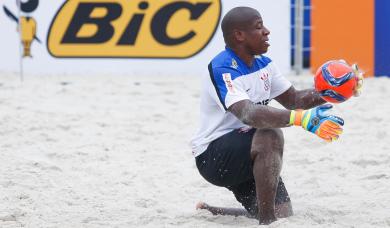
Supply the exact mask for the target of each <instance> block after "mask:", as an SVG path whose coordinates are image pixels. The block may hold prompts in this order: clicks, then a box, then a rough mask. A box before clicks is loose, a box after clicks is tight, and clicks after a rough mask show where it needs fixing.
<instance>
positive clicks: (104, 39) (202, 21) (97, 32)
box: [47, 0, 221, 58]
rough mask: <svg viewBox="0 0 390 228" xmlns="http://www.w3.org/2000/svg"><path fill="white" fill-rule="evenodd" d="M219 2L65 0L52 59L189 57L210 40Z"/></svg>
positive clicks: (51, 43) (52, 35) (51, 41)
mask: <svg viewBox="0 0 390 228" xmlns="http://www.w3.org/2000/svg"><path fill="white" fill-rule="evenodd" d="M220 15H221V1H220V0H186V1H184V0H182V1H179V0H164V1H161V0H68V1H66V2H65V3H64V5H63V6H62V7H61V8H60V10H59V11H58V13H57V15H56V16H55V18H54V19H53V22H52V24H51V27H50V31H49V33H48V38H47V46H48V50H49V52H50V53H51V54H52V55H53V56H55V57H123V58H126V57H130V58H188V57H191V56H193V55H195V54H196V53H198V52H199V51H201V50H202V49H203V48H204V47H205V46H206V45H207V43H208V42H209V41H210V40H211V38H212V36H213V35H214V32H215V30H216V28H217V25H218V22H219V19H220Z"/></svg>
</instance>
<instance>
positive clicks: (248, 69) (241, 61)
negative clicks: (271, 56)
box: [225, 46, 259, 73]
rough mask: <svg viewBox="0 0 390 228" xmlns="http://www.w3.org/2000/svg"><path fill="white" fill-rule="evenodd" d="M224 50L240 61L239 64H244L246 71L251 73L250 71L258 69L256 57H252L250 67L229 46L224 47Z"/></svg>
mask: <svg viewBox="0 0 390 228" xmlns="http://www.w3.org/2000/svg"><path fill="white" fill-rule="evenodd" d="M225 50H226V51H227V52H229V53H230V54H231V55H232V56H233V57H234V58H235V59H236V60H237V61H238V62H239V63H240V65H242V66H245V69H246V70H247V71H248V73H252V72H255V71H257V70H259V69H258V68H259V67H258V66H257V63H256V58H254V60H253V64H252V66H251V67H249V66H248V65H247V64H246V63H245V62H244V60H242V59H241V58H240V57H239V56H238V55H237V54H236V53H235V52H234V51H233V49H231V48H229V47H227V46H226V47H225Z"/></svg>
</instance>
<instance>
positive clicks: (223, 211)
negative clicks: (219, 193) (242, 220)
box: [196, 202, 255, 218]
mask: <svg viewBox="0 0 390 228" xmlns="http://www.w3.org/2000/svg"><path fill="white" fill-rule="evenodd" d="M200 209H204V210H208V211H209V212H211V213H212V214H213V215H231V216H246V217H248V218H255V217H254V216H252V215H250V214H249V213H248V211H246V210H245V209H242V208H227V207H214V206H210V205H208V204H207V203H205V202H199V203H197V204H196V210H200Z"/></svg>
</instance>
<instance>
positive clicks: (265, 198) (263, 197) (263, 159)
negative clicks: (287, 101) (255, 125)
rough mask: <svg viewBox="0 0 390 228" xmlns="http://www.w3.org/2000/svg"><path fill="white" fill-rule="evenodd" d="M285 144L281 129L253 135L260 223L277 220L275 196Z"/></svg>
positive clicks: (252, 154) (261, 131)
mask: <svg viewBox="0 0 390 228" xmlns="http://www.w3.org/2000/svg"><path fill="white" fill-rule="evenodd" d="M283 146H284V139H283V133H282V131H281V130H280V129H264V130H256V132H255V134H254V135H253V140H252V148H251V158H252V161H253V176H254V178H255V183H256V198H257V206H258V208H259V223H260V224H265V225H267V224H270V223H272V222H274V221H276V213H275V197H276V190H277V186H278V182H279V175H280V171H281V169H282V158H283Z"/></svg>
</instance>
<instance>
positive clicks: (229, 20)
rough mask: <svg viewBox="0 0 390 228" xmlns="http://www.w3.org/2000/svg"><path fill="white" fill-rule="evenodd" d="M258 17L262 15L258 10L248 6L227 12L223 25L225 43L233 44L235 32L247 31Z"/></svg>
mask: <svg viewBox="0 0 390 228" xmlns="http://www.w3.org/2000/svg"><path fill="white" fill-rule="evenodd" d="M258 16H260V13H259V12H258V11H257V10H256V9H253V8H251V7H246V6H240V7H235V8H233V9H231V10H230V11H229V12H227V14H226V15H225V16H224V17H223V19H222V23H221V28H222V33H223V38H224V40H225V43H226V44H227V45H229V44H231V42H232V37H231V35H232V33H233V31H234V30H245V28H246V27H247V26H248V25H249V23H250V22H251V21H252V20H253V18H254V17H258Z"/></svg>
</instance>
